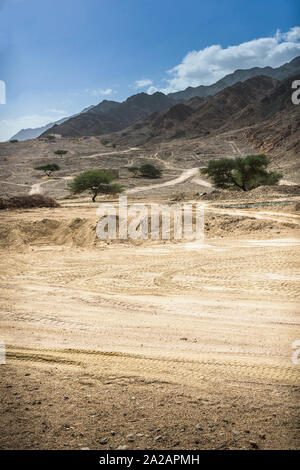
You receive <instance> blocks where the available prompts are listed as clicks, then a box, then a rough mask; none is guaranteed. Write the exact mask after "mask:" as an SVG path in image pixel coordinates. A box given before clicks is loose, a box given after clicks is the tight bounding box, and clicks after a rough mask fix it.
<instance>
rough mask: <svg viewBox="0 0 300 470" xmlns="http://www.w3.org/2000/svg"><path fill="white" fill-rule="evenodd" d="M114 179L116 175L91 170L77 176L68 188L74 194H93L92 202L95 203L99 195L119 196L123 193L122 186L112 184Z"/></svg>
mask: <svg viewBox="0 0 300 470" xmlns="http://www.w3.org/2000/svg"><path fill="white" fill-rule="evenodd" d="M114 179H116V175H114V174H113V173H111V172H109V171H105V170H89V171H85V172H83V173H81V174H80V175H78V176H75V178H74V180H73V181H72V183H70V184H69V185H68V187H69V190H70V191H71V193H72V194H81V193H83V192H89V193H91V194H92V201H93V202H95V201H96V197H97V195H98V194H118V193H120V192H122V191H123V187H122V186H121V185H120V184H117V183H114V184H112V181H113V180H114Z"/></svg>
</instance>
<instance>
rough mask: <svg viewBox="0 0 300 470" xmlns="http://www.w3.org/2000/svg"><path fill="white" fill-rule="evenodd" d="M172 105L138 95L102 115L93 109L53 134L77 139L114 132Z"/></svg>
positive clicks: (161, 96)
mask: <svg viewBox="0 0 300 470" xmlns="http://www.w3.org/2000/svg"><path fill="white" fill-rule="evenodd" d="M173 104H174V102H173V100H172V99H171V98H169V97H167V96H166V95H164V94H163V93H159V92H157V93H154V94H153V95H148V94H146V93H139V94H137V95H133V96H131V97H130V98H128V99H127V100H126V101H124V102H123V103H120V104H119V103H115V104H114V105H113V106H112V107H109V108H108V109H107V110H105V111H102V109H99V106H95V107H93V109H92V110H90V111H88V112H86V113H83V114H80V115H78V116H76V117H74V118H71V119H69V120H68V121H65V122H64V123H62V124H61V125H58V126H56V127H55V133H56V134H61V135H62V136H63V137H81V136H92V135H102V134H107V133H111V132H116V131H119V130H121V129H124V128H125V127H128V126H130V125H131V124H133V123H135V122H137V121H138V120H141V119H144V118H145V117H146V116H148V115H149V114H151V113H153V112H155V111H161V110H164V109H167V108H169V107H170V106H172V105H173ZM49 133H51V132H50V130H48V131H46V132H45V133H43V134H42V135H43V136H46V135H48V134H49Z"/></svg>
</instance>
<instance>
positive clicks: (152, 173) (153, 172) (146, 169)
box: [140, 163, 162, 178]
mask: <svg viewBox="0 0 300 470" xmlns="http://www.w3.org/2000/svg"><path fill="white" fill-rule="evenodd" d="M140 172H141V175H142V176H144V177H145V178H160V177H161V174H162V172H161V170H160V169H159V168H157V167H156V166H154V165H151V164H150V163H146V164H145V165H142V166H141V167H140Z"/></svg>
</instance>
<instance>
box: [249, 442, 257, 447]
mask: <svg viewBox="0 0 300 470" xmlns="http://www.w3.org/2000/svg"><path fill="white" fill-rule="evenodd" d="M249 444H250V446H251V447H252V448H253V449H259V446H258V444H257V442H255V441H250V442H249Z"/></svg>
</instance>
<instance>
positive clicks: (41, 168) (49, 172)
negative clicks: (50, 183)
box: [35, 163, 60, 176]
mask: <svg viewBox="0 0 300 470" xmlns="http://www.w3.org/2000/svg"><path fill="white" fill-rule="evenodd" d="M35 170H39V171H43V172H44V173H45V175H47V176H51V175H52V173H53V172H54V171H59V170H60V167H59V166H58V165H57V164H56V163H48V165H41V166H36V167H35Z"/></svg>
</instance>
